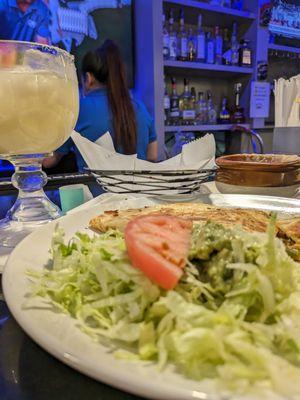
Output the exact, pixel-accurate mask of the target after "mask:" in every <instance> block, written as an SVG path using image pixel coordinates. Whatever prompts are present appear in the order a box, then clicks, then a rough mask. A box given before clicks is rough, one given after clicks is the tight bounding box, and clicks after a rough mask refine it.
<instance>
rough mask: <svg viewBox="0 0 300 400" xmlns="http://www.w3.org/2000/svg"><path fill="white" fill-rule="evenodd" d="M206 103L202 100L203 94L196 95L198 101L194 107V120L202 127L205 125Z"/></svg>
mask: <svg viewBox="0 0 300 400" xmlns="http://www.w3.org/2000/svg"><path fill="white" fill-rule="evenodd" d="M207 117H208V115H207V103H206V101H205V99H204V93H203V92H199V93H198V101H197V105H196V119H197V123H198V124H199V125H203V124H206V123H207V119H208V118H207Z"/></svg>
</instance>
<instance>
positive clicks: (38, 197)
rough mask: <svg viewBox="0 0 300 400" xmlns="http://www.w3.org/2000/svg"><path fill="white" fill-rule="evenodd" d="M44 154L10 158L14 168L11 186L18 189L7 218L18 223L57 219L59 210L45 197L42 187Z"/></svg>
mask: <svg viewBox="0 0 300 400" xmlns="http://www.w3.org/2000/svg"><path fill="white" fill-rule="evenodd" d="M45 156H46V155H45V154H37V155H36V154H35V155H26V156H25V155H24V156H15V157H11V158H10V161H11V162H12V164H13V165H14V167H15V173H14V174H13V176H12V184H13V186H14V187H15V188H16V189H18V191H19V193H18V198H17V200H16V202H15V204H14V205H13V207H12V208H11V209H10V210H9V211H8V213H7V218H8V219H9V220H12V221H18V222H32V221H40V222H41V223H42V222H47V221H50V220H52V219H56V218H58V217H59V216H60V215H61V213H60V210H59V208H58V207H57V206H56V205H55V204H53V203H52V202H51V201H50V200H49V199H48V197H47V196H46V194H45V192H44V190H43V187H44V186H45V185H46V183H47V175H46V174H45V172H43V170H42V161H43V158H44V157H45Z"/></svg>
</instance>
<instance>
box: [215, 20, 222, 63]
mask: <svg viewBox="0 0 300 400" xmlns="http://www.w3.org/2000/svg"><path fill="white" fill-rule="evenodd" d="M222 58H223V38H222V35H221V34H220V29H219V27H218V26H216V27H215V63H216V64H218V65H221V64H222Z"/></svg>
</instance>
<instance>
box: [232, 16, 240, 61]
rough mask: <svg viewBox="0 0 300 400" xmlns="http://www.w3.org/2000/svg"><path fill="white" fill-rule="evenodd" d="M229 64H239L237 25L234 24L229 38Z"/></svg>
mask: <svg viewBox="0 0 300 400" xmlns="http://www.w3.org/2000/svg"><path fill="white" fill-rule="evenodd" d="M231 64H232V65H238V64H239V42H238V39H237V23H236V22H234V23H233V25H232V36H231Z"/></svg>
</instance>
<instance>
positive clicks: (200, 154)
mask: <svg viewBox="0 0 300 400" xmlns="http://www.w3.org/2000/svg"><path fill="white" fill-rule="evenodd" d="M72 139H73V141H74V143H75V144H76V146H77V148H78V150H79V151H80V153H81V155H82V157H83V158H84V160H85V162H86V164H87V165H88V167H89V168H91V169H99V170H102V171H105V170H115V171H117V170H130V171H136V170H146V171H159V170H162V171H163V170H170V169H171V170H176V171H177V170H178V171H180V170H185V169H192V170H197V169H199V168H203V167H205V168H211V167H212V166H214V158H215V151H216V144H215V139H214V136H213V135H211V134H207V135H205V136H204V137H202V138H200V139H196V140H194V141H192V142H190V143H188V144H186V145H184V146H183V148H182V152H181V154H179V155H177V156H175V157H173V158H170V159H169V160H166V161H162V162H159V163H152V162H149V161H145V160H139V159H138V158H137V156H136V155H130V156H128V155H123V154H120V153H117V152H116V151H115V150H114V147H113V142H112V140H111V136H110V134H109V133H108V132H107V133H106V134H104V135H103V136H101V137H100V138H99V139H98V140H97V141H96V142H91V141H90V140H88V139H86V138H84V137H83V136H81V135H80V134H79V133H77V132H75V131H73V134H72Z"/></svg>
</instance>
